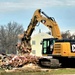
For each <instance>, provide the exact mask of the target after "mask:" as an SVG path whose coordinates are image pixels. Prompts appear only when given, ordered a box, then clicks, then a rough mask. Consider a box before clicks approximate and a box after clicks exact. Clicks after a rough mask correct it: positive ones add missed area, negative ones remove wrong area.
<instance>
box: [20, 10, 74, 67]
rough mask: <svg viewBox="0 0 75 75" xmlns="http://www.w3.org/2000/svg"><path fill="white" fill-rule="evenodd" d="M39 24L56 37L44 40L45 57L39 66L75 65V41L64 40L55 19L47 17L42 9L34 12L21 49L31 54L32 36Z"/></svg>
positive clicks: (43, 52)
mask: <svg viewBox="0 0 75 75" xmlns="http://www.w3.org/2000/svg"><path fill="white" fill-rule="evenodd" d="M39 22H41V23H42V24H43V25H45V26H46V27H48V29H50V30H51V32H52V36H53V37H54V38H47V39H46V38H45V39H43V41H42V43H41V44H42V55H43V56H45V57H42V58H41V59H39V64H40V65H41V66H47V67H60V66H63V65H67V64H70V63H75V59H74V58H75V40H70V39H62V36H61V33H60V29H59V27H58V24H57V23H56V21H55V19H54V18H53V17H49V16H47V15H46V14H45V13H44V12H43V11H41V9H37V10H36V11H35V12H34V15H33V17H32V19H31V21H30V24H29V25H28V28H27V30H26V31H25V32H24V34H23V35H22V36H21V45H20V48H19V49H20V50H22V51H24V53H28V52H29V53H30V52H31V44H30V40H31V35H32V33H33V31H34V30H35V27H36V26H37V24H38V23H39ZM50 56H52V57H50ZM67 62H68V63H67Z"/></svg>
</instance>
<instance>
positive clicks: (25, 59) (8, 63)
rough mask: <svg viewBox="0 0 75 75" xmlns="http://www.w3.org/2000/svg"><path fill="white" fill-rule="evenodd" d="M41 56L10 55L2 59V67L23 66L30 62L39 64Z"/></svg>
mask: <svg viewBox="0 0 75 75" xmlns="http://www.w3.org/2000/svg"><path fill="white" fill-rule="evenodd" d="M39 58H40V57H36V56H32V55H23V56H19V55H14V56H8V57H6V58H4V59H3V60H2V63H1V67H2V68H5V69H12V68H19V67H22V66H24V65H26V64H29V63H33V64H38V60H39Z"/></svg>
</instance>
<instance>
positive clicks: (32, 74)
mask: <svg viewBox="0 0 75 75" xmlns="http://www.w3.org/2000/svg"><path fill="white" fill-rule="evenodd" d="M56 74H75V69H74V68H71V69H69V68H68V69H66V68H63V69H51V70H47V71H40V70H38V71H37V70H36V71H35V70H21V71H17V72H5V71H4V70H2V69H0V75H56Z"/></svg>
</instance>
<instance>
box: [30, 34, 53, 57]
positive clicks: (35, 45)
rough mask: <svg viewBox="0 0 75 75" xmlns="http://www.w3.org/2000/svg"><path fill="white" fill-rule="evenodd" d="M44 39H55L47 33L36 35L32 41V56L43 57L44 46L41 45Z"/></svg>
mask: <svg viewBox="0 0 75 75" xmlns="http://www.w3.org/2000/svg"><path fill="white" fill-rule="evenodd" d="M43 38H53V37H52V36H51V35H49V34H47V33H38V34H36V35H34V36H33V37H32V39H31V45H32V53H31V54H33V55H36V56H42V45H41V44H40V43H41V42H42V40H43Z"/></svg>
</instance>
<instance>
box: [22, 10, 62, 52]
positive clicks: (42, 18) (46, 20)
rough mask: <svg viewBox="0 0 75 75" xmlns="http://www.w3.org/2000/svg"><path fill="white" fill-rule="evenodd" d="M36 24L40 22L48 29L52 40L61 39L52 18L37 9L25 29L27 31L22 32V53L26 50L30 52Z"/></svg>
mask: <svg viewBox="0 0 75 75" xmlns="http://www.w3.org/2000/svg"><path fill="white" fill-rule="evenodd" d="M38 22H41V23H42V24H44V25H45V26H46V27H48V29H50V30H51V32H52V36H53V37H54V38H58V39H62V37H61V33H60V30H59V27H58V24H57V23H56V21H55V20H54V18H52V17H48V16H47V15H46V14H45V13H44V12H42V11H41V9H37V10H36V11H35V12H34V15H33V17H32V19H31V21H30V24H29V25H28V27H27V30H26V31H25V32H24V34H23V37H22V38H21V45H23V47H25V49H26V50H24V51H28V50H30V51H31V45H30V40H31V35H32V33H33V31H34V30H35V26H36V25H37V23H38ZM27 49H28V50H27ZM30 51H29V52H30Z"/></svg>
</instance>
